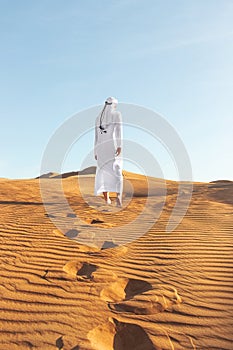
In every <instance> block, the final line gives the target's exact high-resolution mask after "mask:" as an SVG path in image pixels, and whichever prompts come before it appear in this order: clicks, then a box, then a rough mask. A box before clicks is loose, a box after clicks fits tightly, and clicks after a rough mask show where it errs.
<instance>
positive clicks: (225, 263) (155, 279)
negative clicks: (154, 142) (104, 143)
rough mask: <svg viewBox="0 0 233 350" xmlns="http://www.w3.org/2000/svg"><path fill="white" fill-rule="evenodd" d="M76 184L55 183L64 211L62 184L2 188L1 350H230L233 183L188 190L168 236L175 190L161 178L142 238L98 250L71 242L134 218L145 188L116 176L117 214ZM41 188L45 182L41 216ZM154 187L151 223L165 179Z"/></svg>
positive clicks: (128, 176) (130, 177) (33, 182)
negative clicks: (120, 203)
mask: <svg viewBox="0 0 233 350" xmlns="http://www.w3.org/2000/svg"><path fill="white" fill-rule="evenodd" d="M78 180H79V176H77V175H74V176H73V175H72V176H68V177H63V178H62V183H63V188H64V192H65V195H66V198H67V200H68V203H69V205H70V211H69V212H63V211H62V207H61V205H60V206H59V203H60V202H59V201H60V197H59V193H56V183H57V181H61V180H60V179H59V178H43V179H29V180H9V179H8V180H6V179H1V180H0V204H1V211H0V216H1V221H0V232H1V235H0V239H1V265H0V266H1V267H0V269H1V285H0V296H1V306H0V309H1V317H0V323H1V327H0V329H1V333H0V349H4V350H8V349H9V350H15V349H20V350H24V349H41V350H42V349H43V350H44V349H45V350H50V349H51V350H52V349H63V350H77V349H79V350H91V349H96V350H151V349H156V350H170V349H175V350H181V349H184V350H189V349H196V350H197V349H198V350H202V349H208V350H210V349H211V350H212V349H213V350H217V349H218V350H231V349H232V343H233V335H232V319H233V317H232V316H233V294H232V292H233V273H232V272H233V255H232V252H233V249H232V248H233V244H232V243H233V242H232V235H233V230H232V229H233V220H232V213H233V207H232V204H233V201H232V198H233V196H232V195H233V183H232V182H230V181H214V182H211V183H201V182H199V183H194V184H193V196H192V200H191V203H190V206H189V208H188V210H187V213H186V215H185V217H184V218H183V220H182V221H181V222H180V224H179V225H178V226H177V228H176V229H175V230H174V231H173V232H171V233H169V234H167V233H166V231H165V227H166V224H167V222H168V220H169V216H170V214H171V211H172V208H173V207H174V204H175V202H176V197H177V187H178V184H177V183H176V182H175V181H166V186H167V196H166V200H165V203H164V206H163V210H162V212H161V214H160V216H159V218H158V220H157V221H156V222H155V223H154V224H153V225H152V227H151V228H150V229H149V231H148V232H147V233H146V234H144V235H143V236H142V237H139V238H138V239H137V240H136V241H132V242H130V243H126V244H125V245H123V246H117V244H114V242H113V241H111V240H109V242H104V245H103V246H102V249H101V248H99V247H95V246H92V247H91V246H87V245H82V244H80V243H78V242H77V240H76V239H77V237H78V236H79V235H81V234H82V232H83V230H84V228H85V229H87V230H90V233H92V234H95V229H96V228H98V227H104V228H106V229H107V228H110V227H112V226H111V225H114V227H116V228H117V227H118V226H119V228H120V227H122V228H124V225H125V224H126V223H127V222H128V221H130V220H133V219H135V217H136V216H137V215H138V213H139V212H140V210H141V209H142V208H143V206H144V204H145V201H146V195H147V186H146V180H145V178H144V177H143V176H138V175H136V174H133V173H127V172H125V173H124V180H125V182H126V187H125V194H124V202H125V203H126V206H125V207H124V208H123V210H117V209H116V208H115V207H114V206H113V207H106V206H105V205H104V204H103V201H102V199H101V198H98V197H97V198H95V197H93V195H92V190H93V181H94V178H93V176H92V175H91V174H90V175H88V174H84V175H83V176H82V182H81V187H80V186H78V184H79V182H78ZM40 181H47V182H48V183H49V185H48V186H49V189H50V191H51V197H50V198H51V199H52V201H51V203H49V207H50V211H49V213H48V212H47V211H46V210H45V207H44V206H43V201H42V199H41V194H40V186H39V184H40ZM153 181H154V185H153V186H154V188H153V191H152V194H151V202H150V207H149V209H148V210H149V214H151V218H152V217H153V213H154V211H155V208H157V206H158V204H159V203H160V202H162V200H163V198H162V195H163V194H162V191H161V186H162V185H161V183H162V182H161V181H162V180H159V179H154V180H153ZM132 189H133V193H134V194H133V195H132ZM83 194H84V196H83ZM52 196H53V197H52ZM112 198H113V196H112ZM113 202H114V198H113ZM149 214H148V215H149ZM64 218H65V219H66V220H68V222H70V223H72V225H73V226H72V227H71V226H69V225H67V224H66V221H64ZM54 219H56V222H57V223H59V225H60V226H59V227H56V226H55V225H54V222H53V221H52V220H54ZM81 220H82V224H80V223H81ZM93 220H95V223H92V221H93ZM148 220H150V216H148ZM84 226H85V227H84ZM87 230H86V231H85V232H87ZM138 230H140V227H139V228H138ZM85 234H87V233H85ZM126 234H127V235H130V234H132V233H130V232H126ZM121 235H122V236H124V231H123V230H122V231H121ZM83 240H85V237H83Z"/></svg>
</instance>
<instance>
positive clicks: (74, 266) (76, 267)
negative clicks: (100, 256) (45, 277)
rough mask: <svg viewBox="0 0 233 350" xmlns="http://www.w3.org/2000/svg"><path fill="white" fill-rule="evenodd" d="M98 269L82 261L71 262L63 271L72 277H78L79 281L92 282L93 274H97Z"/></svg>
mask: <svg viewBox="0 0 233 350" xmlns="http://www.w3.org/2000/svg"><path fill="white" fill-rule="evenodd" d="M97 269H98V267H97V266H96V265H94V264H90V263H88V262H83V263H82V262H80V261H75V260H73V261H69V262H68V263H66V264H65V265H64V266H63V271H65V272H66V273H67V274H68V275H70V276H72V277H76V278H77V279H78V280H92V279H93V275H92V274H93V272H95V271H96V270H97Z"/></svg>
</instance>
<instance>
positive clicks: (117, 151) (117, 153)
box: [116, 147, 121, 156]
mask: <svg viewBox="0 0 233 350" xmlns="http://www.w3.org/2000/svg"><path fill="white" fill-rule="evenodd" d="M120 153H121V147H117V150H116V156H119V154H120Z"/></svg>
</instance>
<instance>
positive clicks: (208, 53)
mask: <svg viewBox="0 0 233 350" xmlns="http://www.w3.org/2000/svg"><path fill="white" fill-rule="evenodd" d="M232 23H233V1H232V0H140V1H139V0H117V1H113V0H108V1H105V0H99V1H95V0H86V1H81V0H75V1H74V0H69V1H65V0H63V1H61V0H49V1H48V0H46V1H45V0H40V1H35V0H34V1H32V0H27V1H26V0H21V1H18V0H11V1H8V0H0V40H1V52H0V76H1V84H0V114H1V129H0V149H1V157H0V177H9V178H30V177H36V176H37V175H38V174H39V171H40V163H41V158H42V155H43V152H44V149H45V147H46V144H47V142H48V140H49V139H50V137H51V135H52V134H53V133H54V131H55V130H56V129H57V128H58V127H59V126H60V125H61V124H62V123H63V122H64V120H66V119H67V118H68V117H70V116H72V115H73V114H75V113H77V112H79V111H82V110H85V109H86V108H89V107H91V106H95V105H99V104H102V103H103V102H104V100H105V98H106V97H108V96H115V97H117V98H118V100H119V101H120V102H122V103H132V104H136V105H140V106H145V107H146V108H149V109H152V110H154V111H156V112H158V113H161V114H162V115H163V116H164V117H165V118H166V120H167V121H168V122H169V123H170V124H171V125H172V126H173V127H174V128H175V130H176V131H177V133H178V134H179V135H180V138H181V139H182V140H183V142H184V144H185V147H186V149H187V152H188V154H189V157H190V160H191V163H192V169H193V179H194V180H195V181H211V180H216V179H230V180H233V165H232V149H233V141H232V140H233V137H232V136H233V135H232V122H233V98H232V90H233V66H232V62H233V24H232ZM123 117H124V116H123ZM135 137H136V136H135ZM89 142H90V140H89ZM151 147H152V148H151V150H150V151H151V152H152V153H153V154H155V157H157V156H158V159H160V158H161V155H162V154H163V151H162V150H161V151H160V148H159V147H158V148H156V147H155V148H154V149H153V145H151ZM84 148H85V147H84V146H83V145H82V146H81V145H80V146H79V150H78V151H77V154H76V158H75V157H73V160H72V161H71V158H72V157H71V158H70V161H69V162H68V163H67V165H66V166H65V167H64V171H68V170H77V169H79V166H80V159H79V157H81V155H82V154H84V152H85V150H84ZM158 152H159V153H160V154H158V155H156V153H158ZM93 164H94V161H93ZM126 168H127V169H128V170H131V168H130V164H128V165H127V164H126ZM169 169H170V167H169V166H168V168H167V169H166V170H165V171H164V174H165V175H164V176H165V177H166V178H170V179H176V175H175V173H174V170H172V169H171V170H169ZM52 170H53V169H51V171H52ZM153 175H154V176H156V171H155V174H153Z"/></svg>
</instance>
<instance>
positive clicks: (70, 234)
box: [65, 229, 80, 238]
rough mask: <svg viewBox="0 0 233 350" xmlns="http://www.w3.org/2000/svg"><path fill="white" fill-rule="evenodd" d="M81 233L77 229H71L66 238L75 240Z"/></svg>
mask: <svg viewBox="0 0 233 350" xmlns="http://www.w3.org/2000/svg"><path fill="white" fill-rule="evenodd" d="M79 233H80V231H78V230H76V229H71V230H69V231H67V232H66V233H65V235H66V237H69V238H75V237H77V236H78V235H79Z"/></svg>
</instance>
